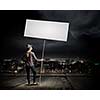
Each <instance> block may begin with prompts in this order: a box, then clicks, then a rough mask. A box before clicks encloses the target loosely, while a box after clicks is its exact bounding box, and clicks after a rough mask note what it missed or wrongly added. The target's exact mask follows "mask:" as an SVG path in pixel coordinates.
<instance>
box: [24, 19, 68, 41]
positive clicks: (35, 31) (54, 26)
mask: <svg viewBox="0 0 100 100" xmlns="http://www.w3.org/2000/svg"><path fill="white" fill-rule="evenodd" d="M68 29H69V23H65V22H53V21H41V20H29V19H27V20H26V25H25V32H24V36H26V37H33V38H40V39H48V40H57V41H67V37H68Z"/></svg>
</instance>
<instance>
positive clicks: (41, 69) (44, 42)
mask: <svg viewBox="0 0 100 100" xmlns="http://www.w3.org/2000/svg"><path fill="white" fill-rule="evenodd" d="M45 44H46V40H44V41H43V49H42V59H43V58H44V51H45ZM42 71H43V61H41V68H40V78H39V83H40V84H41V78H42V76H41V74H42Z"/></svg>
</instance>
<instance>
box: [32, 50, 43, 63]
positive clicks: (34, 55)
mask: <svg viewBox="0 0 100 100" xmlns="http://www.w3.org/2000/svg"><path fill="white" fill-rule="evenodd" d="M31 53H32V55H33V57H34V58H35V60H37V61H43V60H42V59H38V58H37V57H36V55H35V53H34V52H31Z"/></svg>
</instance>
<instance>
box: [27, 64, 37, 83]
mask: <svg viewBox="0 0 100 100" xmlns="http://www.w3.org/2000/svg"><path fill="white" fill-rule="evenodd" d="M30 70H31V71H32V74H33V83H34V82H35V80H36V71H35V68H34V65H33V66H26V73H27V81H28V84H30Z"/></svg>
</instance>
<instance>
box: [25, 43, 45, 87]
mask: <svg viewBox="0 0 100 100" xmlns="http://www.w3.org/2000/svg"><path fill="white" fill-rule="evenodd" d="M32 49H33V48H32V45H30V44H28V45H27V52H26V61H25V62H26V72H27V81H28V85H30V70H31V71H32V74H33V84H34V85H35V84H37V83H36V70H35V65H34V61H35V60H37V61H43V60H42V59H37V57H36V56H35V53H34V52H32Z"/></svg>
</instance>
